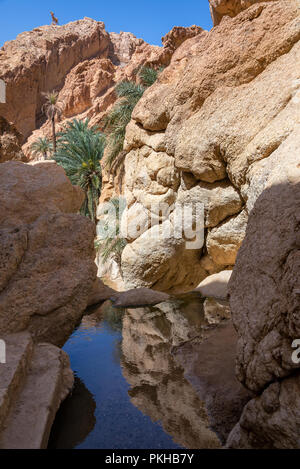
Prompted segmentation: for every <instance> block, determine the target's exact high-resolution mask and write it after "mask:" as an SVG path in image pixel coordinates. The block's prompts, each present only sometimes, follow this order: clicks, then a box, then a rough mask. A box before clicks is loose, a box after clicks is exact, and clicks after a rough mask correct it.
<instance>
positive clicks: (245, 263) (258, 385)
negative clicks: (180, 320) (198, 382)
mask: <svg viewBox="0 0 300 469" xmlns="http://www.w3.org/2000/svg"><path fill="white" fill-rule="evenodd" d="M299 154H300V127H299V124H298V126H297V127H296V129H295V131H294V132H293V133H292V134H290V135H289V137H288V138H287V139H286V140H285V141H284V142H283V143H282V144H281V145H280V146H279V147H278V149H277V150H276V151H275V152H274V153H273V154H272V156H271V157H270V158H269V161H268V160H266V161H265V163H266V164H265V165H264V167H263V169H264V171H262V172H260V173H259V174H260V175H262V174H263V176H264V177H263V178H262V179H261V184H260V185H257V184H256V195H257V196H258V194H259V193H260V192H261V194H260V195H259V196H258V198H257V200H256V201H255V200H254V198H252V199H251V205H253V208H252V210H251V213H250V217H249V223H248V227H247V232H246V237H245V240H244V242H243V245H242V247H241V249H240V251H239V254H238V258H237V263H236V266H235V268H234V271H233V274H232V278H231V280H230V284H229V291H230V305H231V310H232V316H233V321H234V324H235V327H236V329H237V332H238V347H237V369H236V371H237V377H238V378H239V380H240V381H241V382H242V383H243V384H244V385H245V386H246V387H247V388H249V389H251V390H253V391H254V392H255V393H256V394H257V397H256V398H255V399H253V400H251V401H250V402H249V403H248V404H247V406H246V407H245V409H244V411H243V414H242V417H241V420H240V422H239V424H238V425H237V426H236V427H235V429H234V430H233V431H232V434H231V435H230V437H229V440H228V443H227V444H228V446H229V447H233V448H300V440H299V425H300V401H299V390H300V364H299V360H298V359H297V353H296V351H295V349H294V348H293V342H294V341H295V340H297V339H299V337H300V325H299V311H300V275H299V272H300V238H299V228H300V159H299ZM260 163H261V164H262V163H263V161H262V162H260ZM262 182H263V184H262ZM253 197H254V196H253ZM294 352H295V353H294ZM294 355H295V358H293V357H294Z"/></svg>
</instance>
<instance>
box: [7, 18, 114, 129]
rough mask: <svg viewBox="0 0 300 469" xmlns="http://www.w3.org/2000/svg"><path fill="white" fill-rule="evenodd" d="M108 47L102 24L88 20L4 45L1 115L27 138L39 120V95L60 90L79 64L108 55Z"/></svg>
mask: <svg viewBox="0 0 300 469" xmlns="http://www.w3.org/2000/svg"><path fill="white" fill-rule="evenodd" d="M109 44H110V40H109V35H108V33H107V32H106V31H105V29H104V24H103V23H101V22H97V21H94V20H91V19H89V18H85V19H84V20H80V21H75V22H73V23H69V24H67V25H64V26H42V27H40V28H36V29H35V30H33V31H30V32H25V33H22V34H20V35H19V36H18V38H17V39H16V40H15V41H10V42H7V43H5V45H4V46H3V48H2V50H1V52H0V76H1V78H2V79H3V80H4V81H5V82H6V104H0V113H1V115H3V116H4V117H6V118H7V119H8V120H9V121H11V122H13V123H14V124H15V125H16V127H17V129H18V130H19V131H20V132H22V134H23V135H24V137H25V138H26V137H28V135H29V134H30V133H31V132H32V131H33V130H34V129H35V128H36V127H37V125H38V124H39V123H40V121H41V117H42V116H41V105H42V95H41V93H42V92H43V91H44V92H46V91H52V90H53V89H54V88H57V87H61V84H62V83H63V81H64V79H65V77H66V74H67V73H68V72H69V71H70V70H71V69H72V68H73V67H74V66H75V65H77V64H78V63H80V62H83V61H84V60H86V59H88V58H91V57H94V56H97V55H101V56H103V57H105V56H107V55H108V50H109ZM25 89H26V90H27V91H26V97H25V99H24V90H25Z"/></svg>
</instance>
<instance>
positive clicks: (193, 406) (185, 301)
mask: <svg viewBox="0 0 300 469" xmlns="http://www.w3.org/2000/svg"><path fill="white" fill-rule="evenodd" d="M207 329H210V327H209V326H208V324H207V322H206V321H205V319H204V314H203V300H202V299H201V298H199V296H197V295H193V294H190V295H187V296H184V297H179V298H177V299H173V300H171V301H168V302H165V303H161V304H160V305H157V306H155V307H144V308H128V309H125V310H124V309H117V308H113V307H112V305H111V303H110V302H106V303H104V305H102V306H101V307H100V308H99V309H98V310H96V311H94V312H93V313H92V314H90V315H88V316H85V317H84V319H83V321H82V324H81V325H80V327H78V328H77V329H76V330H75V331H74V333H73V335H72V336H71V337H70V339H69V340H68V341H67V343H66V344H65V346H64V350H65V351H66V352H67V353H68V354H69V356H70V360H71V367H72V369H73V370H74V372H75V376H76V380H75V387H74V390H73V392H72V395H70V396H69V397H68V398H67V399H66V400H65V402H64V403H63V405H62V406H61V409H60V411H59V413H58V415H57V418H56V421H55V424H54V427H53V429H52V433H51V436H50V441H49V448H78V449H82V448H86V449H176V448H184V447H186V448H201V447H216V446H218V444H219V440H218V439H217V437H216V436H215V434H214V433H212V432H210V430H209V428H208V427H209V425H208V423H207V416H206V411H205V408H204V405H203V402H202V401H201V399H200V397H199V395H198V393H197V392H196V390H195V389H194V387H193V385H192V384H191V382H190V381H188V380H187V379H186V378H185V375H184V369H183V367H182V366H181V364H180V361H178V360H177V359H176V353H174V352H176V350H178V349H180V347H181V345H182V344H186V343H189V342H191V341H193V340H198V339H199V337H201V336H202V335H203V333H204V332H205V330H207Z"/></svg>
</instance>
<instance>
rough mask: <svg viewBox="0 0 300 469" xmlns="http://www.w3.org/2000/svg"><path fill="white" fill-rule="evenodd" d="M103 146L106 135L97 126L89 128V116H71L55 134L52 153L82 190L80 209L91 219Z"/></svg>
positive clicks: (100, 183) (94, 210) (95, 206)
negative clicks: (83, 194) (56, 135)
mask: <svg viewBox="0 0 300 469" xmlns="http://www.w3.org/2000/svg"><path fill="white" fill-rule="evenodd" d="M105 145H106V142H105V136H104V135H103V134H102V133H100V132H99V131H98V130H97V128H96V127H89V121H88V119H86V120H85V121H80V120H78V119H74V120H72V121H71V122H68V123H67V124H66V125H65V127H64V129H63V130H62V131H61V132H60V133H59V134H58V141H57V151H56V153H55V156H54V158H55V160H56V162H57V163H58V164H59V165H61V166H62V167H63V168H64V170H65V172H66V174H67V176H68V178H69V179H70V181H71V183H72V184H73V185H78V186H80V187H81V188H82V189H83V190H84V192H85V194H86V197H85V201H84V204H83V206H82V209H81V212H82V213H83V214H84V215H86V216H88V217H89V218H91V219H92V220H93V221H94V222H95V221H96V209H97V205H98V200H99V197H100V192H101V186H102V168H101V163H100V161H101V159H102V156H103V152H104V148H105Z"/></svg>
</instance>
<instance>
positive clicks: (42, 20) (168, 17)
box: [0, 0, 212, 47]
mask: <svg viewBox="0 0 300 469" xmlns="http://www.w3.org/2000/svg"><path fill="white" fill-rule="evenodd" d="M50 10H52V11H54V13H55V15H56V16H57V17H58V19H59V22H60V24H64V23H68V22H69V21H74V20H77V19H80V18H83V17H84V16H88V17H90V18H93V19H95V20H98V21H104V23H105V25H106V29H107V31H109V32H110V31H115V32H120V31H130V32H132V33H134V34H135V35H136V36H137V37H142V38H143V39H144V40H145V41H147V42H149V43H151V44H158V45H160V44H161V37H162V36H164V35H165V34H166V33H167V32H168V31H169V30H170V29H172V27H173V26H191V25H192V24H197V25H199V26H202V27H203V28H204V29H211V27H212V22H211V18H210V14H209V6H208V0H184V1H182V0H148V1H145V0H105V1H101V0H51V1H48V0H45V1H43V0H40V1H38V0H0V47H1V46H2V45H3V43H4V42H5V41H9V40H11V39H15V37H16V36H17V35H18V34H19V33H21V32H23V31H29V30H31V29H33V28H36V27H38V26H41V25H44V24H50V22H51V18H50V14H49V11H50Z"/></svg>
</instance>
